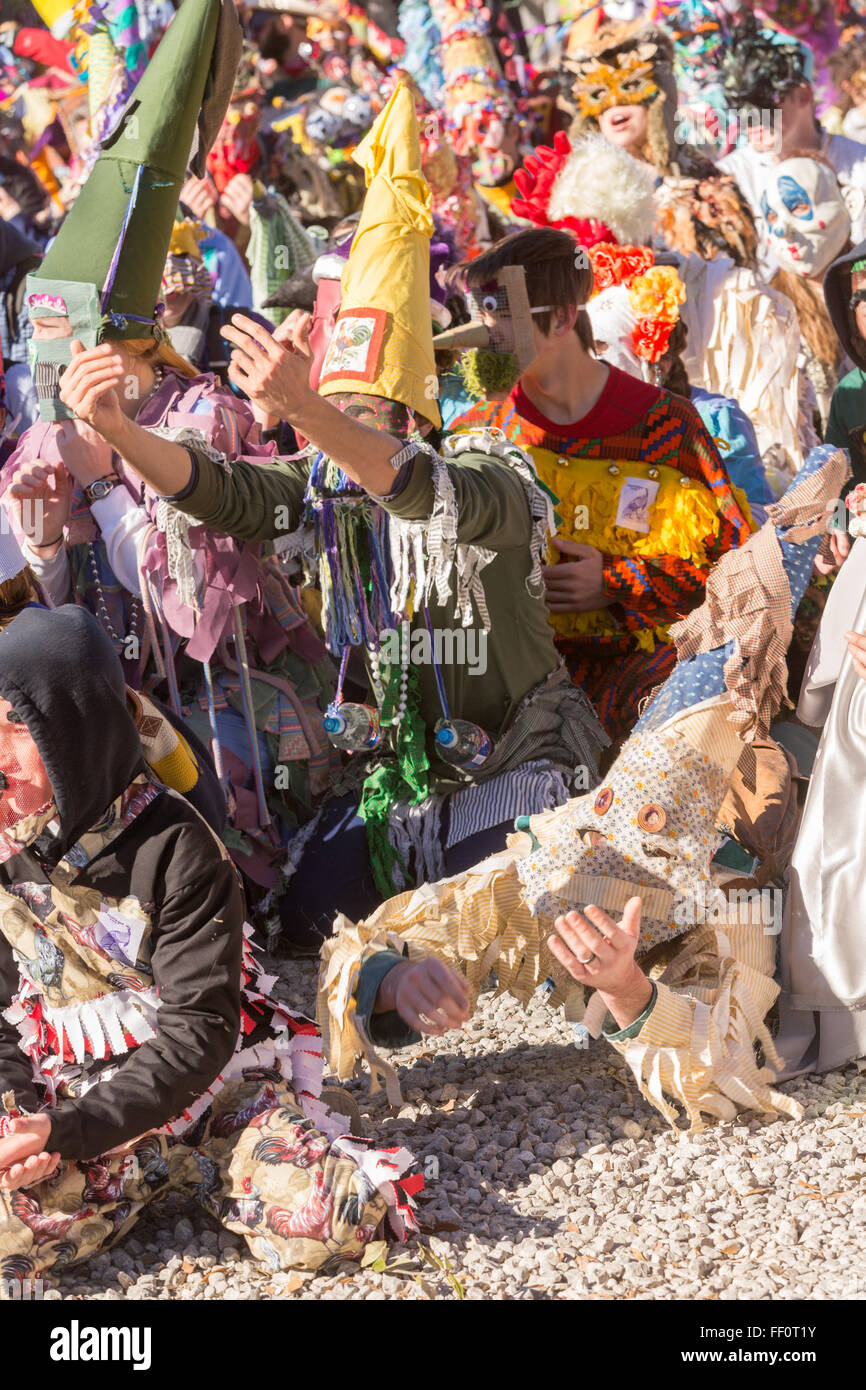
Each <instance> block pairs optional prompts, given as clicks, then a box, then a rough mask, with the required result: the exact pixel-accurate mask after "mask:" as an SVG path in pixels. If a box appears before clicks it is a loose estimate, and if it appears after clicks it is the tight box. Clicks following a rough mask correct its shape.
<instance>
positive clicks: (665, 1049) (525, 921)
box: [318, 446, 848, 1128]
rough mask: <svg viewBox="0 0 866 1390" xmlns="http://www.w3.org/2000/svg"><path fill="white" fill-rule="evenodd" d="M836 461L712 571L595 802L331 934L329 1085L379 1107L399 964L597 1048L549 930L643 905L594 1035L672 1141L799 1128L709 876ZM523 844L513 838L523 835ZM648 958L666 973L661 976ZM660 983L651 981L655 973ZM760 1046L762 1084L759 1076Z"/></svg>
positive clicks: (731, 909) (725, 906)
mask: <svg viewBox="0 0 866 1390" xmlns="http://www.w3.org/2000/svg"><path fill="white" fill-rule="evenodd" d="M847 472H848V462H847V457H846V455H845V454H844V453H843V452H841V451H836V450H833V449H832V447H830V446H822V448H821V449H818V450H815V451H814V453H813V454H812V455H811V456H810V460H809V461H808V463H807V464H806V466H805V467H804V469H803V471H802V472H801V473H800V474H799V475H798V478H797V480H796V482H795V483H794V484H793V485H792V487H791V488H790V489H789V492H788V493H787V494H786V496H785V498H784V499H783V500H782V501H781V502H780V503H778V504H776V505H775V506H774V507H773V508H771V509H770V520H768V521H767V523H766V524H765V525H764V526H763V527H762V529H761V530H760V531H759V532H757V533H756V534H755V535H754V536H752V537H750V538H749V540H748V541H747V542H746V544H745V545H744V546H743V547H742V548H741V549H739V550H735V551H731V552H730V553H729V554H728V555H726V556H724V557H723V559H722V560H721V561H720V562H719V564H718V566H717V567H716V569H715V570H714V572H713V575H712V577H711V579H710V582H709V585H708V588H707V598H706V601H705V603H704V605H703V606H702V607H701V608H700V609H699V610H697V611H696V612H695V613H693V614H692V615H691V617H690V618H689V619H687V620H686V621H685V622H683V623H681V624H680V625H679V626H678V628H677V629H675V632H674V637H675V640H676V642H677V646H678V650H679V654H680V661H679V663H678V665H677V667H676V669H675V670H674V672H673V673H672V675H671V676H670V677H669V678H668V680H667V681H666V682H665V684H664V686H663V687H662V689H661V690H660V691H659V693H658V694H657V696H656V697H655V699H654V701H653V702H652V703H651V705H650V706H649V708H648V709H647V711H646V713H645V714H644V717H643V718H642V720H641V721H640V723H639V724H638V726H637V728H636V729H635V731H634V733H633V734H632V736H631V738H630V739H629V740H628V742H627V743H626V744H625V746H624V747H623V749H622V751H621V753H620V755H619V757H618V758H617V760H616V762H615V763H614V765H613V766H612V768H611V769H610V771H609V772H608V773H607V774H606V777H605V785H604V786H603V787H600V788H598V789H597V790H596V791H593V792H590V793H589V794H588V795H585V796H581V797H576V798H574V799H572V800H571V801H568V802H566V803H565V805H563V806H560V807H557V809H556V810H554V811H549V812H543V813H542V814H540V815H536V816H529V817H526V818H525V820H524V821H521V822H518V824H519V825H520V826H521V829H520V832H519V833H518V834H516V835H515V836H513V837H512V838H511V840H510V841H509V845H508V849H507V850H506V851H504V852H503V853H501V854H497V855H494V856H493V857H491V858H489V859H486V860H484V861H483V862H482V863H480V864H477V865H476V866H475V867H474V868H473V869H471V870H469V872H467V873H464V874H458V875H456V876H454V877H452V878H449V879H445V880H443V881H441V882H439V883H432V884H428V885H425V886H424V887H422V888H420V889H418V890H417V891H416V892H414V893H413V892H407V893H403V894H402V895H400V896H399V897H396V898H393V899H392V900H391V901H390V902H388V903H385V904H384V905H383V906H382V907H381V908H379V910H378V911H377V912H376V913H374V914H373V915H372V916H371V917H370V918H368V920H367V921H366V922H359V923H354V922H351V921H348V920H347V919H346V918H345V917H338V918H337V921H336V923H335V926H334V934H333V936H332V937H331V939H330V940H329V941H327V942H326V943H325V946H324V947H323V950H322V969H321V975H320V991H319V1005H318V1017H319V1023H320V1026H321V1027H322V1031H323V1035H324V1037H325V1039H326V1046H327V1056H328V1060H329V1063H330V1066H331V1069H332V1070H333V1071H334V1072H335V1074H336V1075H338V1076H347V1075H349V1074H351V1072H352V1068H353V1067H354V1065H355V1063H356V1061H357V1060H358V1058H360V1057H362V1056H363V1057H366V1059H367V1061H368V1062H369V1064H370V1066H371V1069H372V1071H373V1075H374V1081H375V1082H376V1084H378V1077H379V1076H380V1075H381V1076H383V1077H384V1078H385V1081H386V1085H387V1088H388V1093H389V1097H390V1098H391V1100H392V1102H393V1101H394V1100H395V1099H396V1098H397V1096H398V1095H399V1086H398V1084H397V1078H396V1075H395V1073H394V1071H393V1068H391V1067H389V1065H388V1064H387V1062H386V1061H384V1059H383V1058H381V1057H380V1056H379V1055H378V1054H377V1053H376V1052H375V1050H374V1048H375V1046H376V1045H380V1046H405V1045H406V1043H407V1042H411V1041H413V1040H415V1039H417V1036H418V1035H417V1034H413V1033H412V1032H411V1031H410V1030H409V1029H408V1028H407V1026H406V1025H405V1024H404V1023H403V1021H402V1019H401V1018H400V1017H399V1015H398V1014H397V1013H396V1012H391V1013H382V1014H375V1013H374V1012H373V1006H374V1002H375V998H376V993H377V990H378V987H379V984H380V983H381V980H382V979H383V978H384V976H385V975H386V974H387V973H388V971H389V970H390V969H391V968H392V967H393V966H394V965H396V964H398V963H399V962H400V960H402V959H403V955H404V954H408V956H409V958H410V959H413V960H417V959H421V958H423V957H425V956H428V955H436V956H439V957H440V958H441V959H443V960H445V961H447V962H448V963H449V964H451V965H452V966H454V967H455V968H456V969H458V970H460V971H461V973H463V974H464V976H465V977H466V980H467V983H468V985H469V990H470V999H471V1002H472V1004H474V1003H475V1000H476V999H477V997H478V994H479V992H480V991H481V990H482V989H484V988H485V986H486V984H487V981H488V978H489V975H490V971H491V969H494V970H495V972H496V977H497V986H498V989H499V990H500V991H507V992H508V993H510V994H513V995H514V996H515V997H516V998H517V999H519V1000H521V1001H522V1002H523V1003H527V1002H528V1001H529V999H530V997H531V996H532V995H533V994H534V992H535V991H536V989H537V988H538V987H539V986H541V985H542V984H543V983H544V982H545V980H546V979H547V978H548V977H550V978H551V979H552V981H553V984H554V986H555V989H554V992H553V994H552V995H551V1002H552V1003H553V1004H560V1003H561V1004H563V1005H564V1008H565V1017H566V1019H567V1020H570V1021H577V1020H580V1019H581V1018H582V1019H583V1022H584V1025H585V1027H586V1028H587V1029H588V1030H589V1031H590V1032H591V1033H595V1034H598V1032H599V1031H601V1029H602V1026H603V1012H604V1010H603V1008H600V1007H599V1005H600V1004H601V1000H600V999H599V998H598V996H597V995H595V996H593V997H592V998H591V1000H590V1002H589V1004H588V1005H585V1001H584V991H583V987H582V986H581V985H579V984H577V983H576V982H575V981H573V980H572V979H571V977H570V976H568V975H567V974H566V973H565V972H564V970H563V969H562V968H561V967H560V966H559V964H558V962H557V961H556V960H555V958H554V957H553V956H552V954H551V953H550V951H549V949H548V947H547V935H548V933H549V931H550V930H551V928H552V925H553V921H554V919H555V917H556V916H557V915H559V914H562V913H565V912H568V911H570V910H571V909H574V908H577V909H580V908H583V907H586V906H587V905H588V904H589V903H595V904H596V905H598V906H599V907H601V908H603V909H604V910H605V911H607V912H609V913H612V914H616V913H618V912H620V911H621V910H622V908H623V907H624V906H625V903H626V902H627V901H628V899H629V898H631V897H632V895H633V894H635V893H639V894H640V895H641V897H642V900H643V918H642V924H641V935H640V941H639V944H638V950H637V958H638V960H639V961H640V963H641V965H642V966H643V968H644V969H645V971H646V972H647V973H648V974H649V975H650V977H651V978H654V977H655V978H654V990H653V995H652V998H651V1000H650V1003H649V1005H648V1006H647V1008H646V1009H645V1011H644V1013H643V1014H642V1015H641V1016H640V1017H639V1018H638V1019H636V1020H635V1021H634V1023H632V1024H631V1025H630V1026H629V1027H627V1028H624V1029H621V1030H619V1031H608V1032H605V1037H606V1038H607V1039H608V1041H610V1042H611V1043H612V1045H613V1046H614V1047H616V1049H617V1051H619V1052H620V1053H622V1054H623V1055H624V1057H625V1061H626V1063H627V1065H628V1066H629V1067H630V1069H631V1070H632V1072H633V1074H634V1077H635V1079H636V1081H637V1083H638V1085H639V1087H640V1089H641V1091H642V1093H643V1094H644V1096H646V1098H647V1099H648V1100H650V1101H651V1102H652V1103H653V1104H654V1105H655V1106H656V1107H657V1108H658V1109H659V1110H661V1112H662V1113H663V1114H664V1115H666V1116H667V1117H668V1118H669V1119H670V1120H671V1122H672V1123H673V1122H674V1121H675V1119H676V1114H677V1112H676V1110H675V1109H674V1107H673V1106H672V1105H671V1104H670V1101H669V1099H668V1098H669V1097H673V1098H674V1099H675V1100H676V1101H678V1102H679V1103H680V1104H681V1105H682V1106H683V1107H684V1109H685V1111H686V1114H687V1116H688V1118H689V1120H690V1122H691V1124H692V1126H693V1127H695V1128H699V1127H700V1126H701V1125H702V1123H703V1121H702V1118H701V1116H702V1114H703V1113H707V1114H711V1115H716V1116H719V1117H723V1118H730V1117H732V1116H733V1115H734V1114H735V1113H736V1108H737V1106H746V1107H748V1108H750V1109H756V1110H763V1111H767V1112H773V1111H776V1112H781V1113H787V1114H789V1115H797V1114H799V1107H798V1106H797V1104H796V1102H794V1101H793V1100H792V1099H790V1098H789V1097H788V1096H785V1095H784V1094H782V1093H780V1092H778V1091H776V1090H773V1089H772V1087H771V1084H770V1083H771V1082H772V1072H771V1070H770V1067H773V1068H775V1069H776V1070H781V1063H780V1060H779V1058H778V1057H777V1055H776V1052H775V1049H774V1046H773V1041H772V1038H771V1036H770V1034H769V1031H768V1029H767V1027H766V1025H765V1022H764V1020H765V1018H766V1015H767V1013H768V1011H769V1009H770V1008H771V1006H772V1004H773V1002H774V1000H775V998H776V996H777V994H778V985H777V984H776V983H775V982H774V980H773V972H774V968H775V956H776V936H777V927H776V925H775V923H774V921H767V920H766V919H765V918H763V919H762V917H761V916H760V914H758V913H756V901H755V899H754V897H753V898H752V899H751V900H749V901H746V900H745V894H743V893H740V892H737V893H735V894H731V893H718V892H717V891H716V888H715V885H714V883H713V879H712V876H711V875H712V873H713V872H716V871H715V870H713V871H711V860H712V857H713V854H714V853H715V850H716V849H717V847H718V845H719V843H720V836H719V834H718V832H717V831H716V830H715V828H714V825H715V820H716V816H717V813H718V810H719V807H720V805H721V802H722V798H723V797H724V795H725V789H726V786H727V783H728V780H729V778H730V776H731V774H732V772H733V771H734V768H735V767H737V765H738V764H739V762H740V760H741V758H742V757H743V755H744V753H747V750H748V746H749V741H753V740H754V739H755V737H756V735H760V736H765V733H766V729H767V727H768V725H769V723H770V720H771V719H772V718H773V717H774V715H775V713H776V711H777V710H778V708H779V704H780V702H781V700H782V698H783V697H784V692H785V678H786V667H785V650H786V645H787V642H788V641H789V640H790V636H791V629H792V617H793V613H794V612H795V611H796V608H797V605H798V603H799V600H800V597H801V596H802V593H803V590H804V589H805V586H806V584H807V583H808V580H809V575H810V573H811V569H812V562H813V559H814V555H815V552H816V550H817V547H818V544H819V540H820V536H821V534H822V532H823V529H824V505H825V503H826V501H827V500H828V498H832V497H836V496H837V495H838V488H839V487H840V485H841V484H842V483H843V482H844V480H845V477H846V475H847ZM524 827H525V828H524ZM660 957H663V959H664V969H663V971H661V970H660V969H659V966H660V963H661V961H660ZM654 966H655V968H653V967H654ZM756 1043H760V1045H761V1048H762V1050H763V1056H764V1058H765V1059H766V1062H767V1064H768V1065H767V1066H761V1065H759V1064H758V1062H757V1061H756V1052H755V1044H756Z"/></svg>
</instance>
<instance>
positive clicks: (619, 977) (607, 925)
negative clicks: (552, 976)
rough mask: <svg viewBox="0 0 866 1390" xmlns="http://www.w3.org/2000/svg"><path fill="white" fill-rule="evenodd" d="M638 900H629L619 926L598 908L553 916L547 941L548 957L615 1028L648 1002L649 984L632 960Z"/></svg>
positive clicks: (637, 934) (637, 935)
mask: <svg viewBox="0 0 866 1390" xmlns="http://www.w3.org/2000/svg"><path fill="white" fill-rule="evenodd" d="M641 906H642V904H641V900H640V898H629V900H628V902H627V903H626V905H625V907H624V908H623V914H622V920H621V921H620V923H619V925H617V923H616V922H615V921H614V920H613V918H612V917H610V916H608V914H607V913H606V912H604V911H602V909H601V908H600V907H595V906H594V905H592V904H590V906H588V907H587V908H586V910H585V912H582V913H581V912H569V913H567V914H566V915H565V916H564V917H557V918H556V921H555V922H554V924H553V928H554V932H555V935H552V936H549V937H548V938H547V944H548V946H549V947H550V950H551V952H552V953H553V955H555V956H556V959H557V960H558V961H559V963H560V965H562V966H563V967H564V968H565V969H566V970H567V971H568V973H569V975H570V976H571V977H572V979H573V980H577V982H578V984H582V985H586V986H588V987H590V988H592V989H597V990H598V992H599V994H600V995H601V996H602V998H603V999H604V1000H605V1002H606V1004H607V1006H608V1008H609V1009H610V1011H611V1013H612V1014H613V1016H614V1018H615V1019H616V1021H617V1023H618V1024H619V1025H620V1027H621V1028H625V1027H627V1026H628V1024H629V1023H633V1022H634V1020H635V1019H636V1018H638V1017H639V1015H640V1014H641V1013H643V1010H644V1009H645V1008H646V1006H647V1004H648V1003H649V999H650V996H651V994H652V985H651V984H650V981H649V980H648V979H647V977H646V975H645V974H644V972H643V971H642V970H641V968H640V966H639V965H638V964H637V961H636V960H635V951H636V949H637V944H638V941H639V940H640V914H641ZM629 1015H630V1017H629Z"/></svg>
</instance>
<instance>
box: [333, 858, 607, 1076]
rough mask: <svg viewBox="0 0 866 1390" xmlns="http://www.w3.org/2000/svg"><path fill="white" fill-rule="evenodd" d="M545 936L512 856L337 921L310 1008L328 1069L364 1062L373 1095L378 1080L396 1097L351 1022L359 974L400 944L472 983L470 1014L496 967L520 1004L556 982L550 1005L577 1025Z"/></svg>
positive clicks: (340, 1071) (503, 988)
mask: <svg viewBox="0 0 866 1390" xmlns="http://www.w3.org/2000/svg"><path fill="white" fill-rule="evenodd" d="M546 935H547V933H546V930H545V928H544V927H543V926H542V925H541V924H540V923H539V922H538V919H537V918H535V917H533V916H532V914H531V913H530V912H529V910H528V908H527V907H526V904H525V902H524V897H523V889H522V885H521V883H520V880H519V878H518V876H517V870H516V868H515V854H514V852H512V851H511V850H505V851H503V853H502V854H498V855H495V856H494V857H493V858H491V859H488V860H485V862H484V863H483V864H482V865H480V866H479V868H478V869H475V870H469V871H468V872H466V873H463V874H459V875H457V876H456V877H454V878H451V879H445V880H443V881H442V882H440V883H434V884H426V885H424V887H422V888H418V889H415V890H414V891H410V892H406V893H401V894H400V896H399V897H396V898H391V899H390V900H389V901H388V902H387V903H383V905H382V906H381V907H380V908H379V909H378V910H377V911H376V912H375V913H374V914H373V916H372V917H370V918H369V920H368V921H366V922H359V923H357V924H355V923H353V922H350V921H349V920H348V918H346V917H342V916H341V917H339V918H338V919H337V922H336V923H335V927H334V935H333V936H332V937H330V938H329V939H328V941H326V942H325V945H324V947H323V949H322V965H321V970H320V974H319V995H318V1001H317V1019H318V1024H319V1028H320V1029H321V1032H322V1039H323V1046H324V1052H325V1056H326V1058H327V1060H328V1065H329V1068H330V1070H331V1071H332V1072H333V1073H334V1074H335V1075H336V1076H338V1077H348V1076H351V1075H352V1074H353V1071H354V1070H355V1066H356V1063H357V1061H358V1059H359V1058H361V1057H365V1058H366V1059H367V1061H368V1062H369V1064H370V1069H371V1071H372V1073H373V1086H372V1089H373V1090H374V1091H375V1090H377V1089H378V1086H379V1081H378V1078H379V1077H381V1078H382V1079H384V1081H385V1083H386V1089H388V1090H389V1098H390V1096H391V1092H392V1091H393V1092H394V1094H395V1095H399V1088H397V1087H396V1077H394V1076H393V1072H392V1069H391V1068H390V1067H389V1066H388V1064H387V1063H386V1062H384V1061H383V1059H382V1058H381V1057H380V1056H379V1055H378V1054H377V1053H375V1052H374V1050H373V1048H372V1047H371V1045H370V1043H369V1040H368V1039H367V1038H366V1037H365V1036H364V1033H363V1028H362V1026H361V1024H360V1022H359V1020H358V1019H357V1018H356V1015H355V992H356V990H357V985H358V977H359V975H360V972H361V966H362V965H363V963H364V961H365V960H366V959H367V958H368V957H369V956H370V955H372V954H373V953H374V952H376V951H382V950H386V949H387V948H388V947H391V948H392V949H393V950H396V951H400V952H402V950H403V946H404V944H405V945H407V946H408V949H409V958H410V959H411V960H419V959H422V958H423V957H424V956H438V957H439V959H440V960H444V961H446V962H447V963H448V964H449V965H452V966H453V967H454V968H455V969H456V970H459V971H460V973H461V974H462V975H463V976H464V978H465V979H466V982H467V984H468V985H469V992H470V1007H471V1008H473V1009H474V1007H475V1004H476V1002H477V999H478V995H479V993H480V991H481V989H482V988H483V987H484V985H485V984H486V982H487V978H488V976H489V974H490V971H491V968H492V967H493V966H494V965H495V967H496V976H497V982H498V988H499V991H500V992H507V993H509V994H512V995H514V997H515V998H516V999H518V1000H520V1002H521V1003H524V1004H525V1003H526V1002H527V1001H528V1000H529V999H530V998H531V996H532V994H533V993H534V992H535V990H536V989H537V988H538V986H539V985H540V984H542V983H543V981H544V980H545V979H546V978H547V977H548V975H551V976H552V977H553V979H554V981H555V983H556V992H555V993H554V995H553V996H552V1000H551V1002H552V1003H554V1004H557V1003H564V1004H565V1006H566V1013H567V1016H568V1017H569V1018H573V1017H579V1016H580V1013H581V1012H582V1002H583V990H582V988H581V986H579V985H575V984H574V983H573V982H572V981H570V980H567V979H566V978H565V977H564V973H563V971H562V970H561V968H560V966H559V965H558V963H557V962H556V960H555V959H554V958H553V957H552V956H551V954H550V952H549V951H548V949H547V946H546V940H545V939H546ZM578 996H579V998H578ZM389 1074H390V1075H389ZM389 1082H390V1085H389ZM395 1088H396V1089H395Z"/></svg>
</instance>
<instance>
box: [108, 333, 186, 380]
mask: <svg viewBox="0 0 866 1390" xmlns="http://www.w3.org/2000/svg"><path fill="white" fill-rule="evenodd" d="M117 345H118V347H123V348H126V351H127V352H128V353H129V354H130V355H131V356H132V357H143V358H144V360H145V362H147V363H149V365H150V366H151V367H157V366H158V367H167V368H168V370H169V371H171V372H178V373H179V374H180V375H181V376H187V377H194V376H198V375H199V373H198V372H197V371H196V369H195V367H193V366H192V365H191V363H189V362H187V360H186V358H185V357H181V355H180V353H179V352H175V350H174V348H173V347H172V345H171V343H168V342H165V341H163V342H161V343H157V341H156V339H155V338H122V339H119V340H118V344H117Z"/></svg>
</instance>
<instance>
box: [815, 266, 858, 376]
mask: <svg viewBox="0 0 866 1390" xmlns="http://www.w3.org/2000/svg"><path fill="white" fill-rule="evenodd" d="M855 261H866V241H861V242H860V245H859V246H855V247H854V250H853V251H849V252H848V254H847V256H840V257H839V259H838V261H833V263H832V265H831V266H830V267H829V269H828V271H827V274H826V275H825V276H824V300H825V302H826V304H827V312H828V314H829V315H830V321H831V323H832V324H833V327H834V328H835V330H836V335H837V337H838V339H839V342H840V343H841V344H842V346H843V348H844V349H845V351H846V352H847V354H848V356H849V357H850V358H851V361H852V362H855V363H856V364H857V366H858V367H860V368H861V369H862V370H863V371H866V342H864V340H863V339H862V338H861V336H860V334H859V333H858V332H857V331H856V328H855V326H854V315H853V314H852V312H851V310H850V309H849V308H848V302H849V300H850V298H851V267H852V266H853V264H854V262H855Z"/></svg>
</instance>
